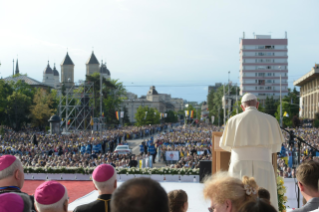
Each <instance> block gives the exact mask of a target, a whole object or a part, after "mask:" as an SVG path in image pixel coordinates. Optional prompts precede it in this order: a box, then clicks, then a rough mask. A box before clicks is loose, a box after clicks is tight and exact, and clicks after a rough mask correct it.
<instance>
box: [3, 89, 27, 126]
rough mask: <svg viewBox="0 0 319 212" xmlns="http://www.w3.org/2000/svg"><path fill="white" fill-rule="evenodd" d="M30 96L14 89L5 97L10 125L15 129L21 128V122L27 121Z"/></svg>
mask: <svg viewBox="0 0 319 212" xmlns="http://www.w3.org/2000/svg"><path fill="white" fill-rule="evenodd" d="M30 105H31V98H30V97H28V96H27V95H26V94H23V93H19V92H17V91H14V92H13V93H12V94H11V95H10V96H8V97H7V107H6V109H5V110H6V114H7V115H8V119H9V122H10V125H11V126H13V127H14V128H15V129H16V130H19V129H21V125H22V124H23V123H27V122H29V118H30V117H29V115H30Z"/></svg>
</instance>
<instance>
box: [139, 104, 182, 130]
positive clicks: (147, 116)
mask: <svg viewBox="0 0 319 212" xmlns="http://www.w3.org/2000/svg"><path fill="white" fill-rule="evenodd" d="M135 120H136V125H137V126H143V125H149V124H159V123H161V122H170V123H175V122H177V121H178V115H177V113H175V112H174V111H171V110H170V111H167V112H166V117H163V116H162V117H161V113H160V112H159V111H158V110H157V109H156V108H152V107H148V106H145V107H142V106H140V107H139V108H137V111H136V113H135Z"/></svg>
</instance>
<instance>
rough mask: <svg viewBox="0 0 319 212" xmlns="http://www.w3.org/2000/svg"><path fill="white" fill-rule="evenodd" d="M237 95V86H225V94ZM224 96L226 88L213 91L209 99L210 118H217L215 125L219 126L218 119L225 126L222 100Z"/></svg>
mask: <svg viewBox="0 0 319 212" xmlns="http://www.w3.org/2000/svg"><path fill="white" fill-rule="evenodd" d="M228 90H229V94H230V95H236V86H225V94H228ZM237 92H239V88H238V87H237ZM223 95H224V87H223V86H221V87H219V88H218V89H217V91H211V92H210V93H209V94H208V97H207V103H208V109H209V117H211V116H215V121H214V124H215V125H217V124H218V119H220V124H221V125H222V124H223V119H224V111H223V106H222V98H223Z"/></svg>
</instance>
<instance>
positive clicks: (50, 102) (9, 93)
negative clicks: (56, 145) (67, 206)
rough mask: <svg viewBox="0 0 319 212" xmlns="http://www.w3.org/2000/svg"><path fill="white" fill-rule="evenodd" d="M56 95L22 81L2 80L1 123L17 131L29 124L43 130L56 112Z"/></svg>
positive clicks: (0, 97)
mask: <svg viewBox="0 0 319 212" xmlns="http://www.w3.org/2000/svg"><path fill="white" fill-rule="evenodd" d="M56 94H57V93H56V92H55V91H50V90H45V89H42V88H34V87H31V86H30V85H28V84H27V83H24V82H22V81H18V82H16V83H14V82H5V81H4V80H0V123H1V124H2V125H7V126H10V127H12V128H14V129H16V130H19V129H21V127H23V126H26V125H27V124H28V123H32V124H33V125H34V126H38V127H40V128H43V127H44V125H45V124H46V122H47V120H48V119H49V118H50V116H51V115H52V114H53V113H54V112H55V111H56V106H57V104H58V102H57V98H56Z"/></svg>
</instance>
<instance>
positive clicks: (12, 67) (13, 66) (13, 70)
mask: <svg viewBox="0 0 319 212" xmlns="http://www.w3.org/2000/svg"><path fill="white" fill-rule="evenodd" d="M13 76H14V59H13V60H12V77H13Z"/></svg>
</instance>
